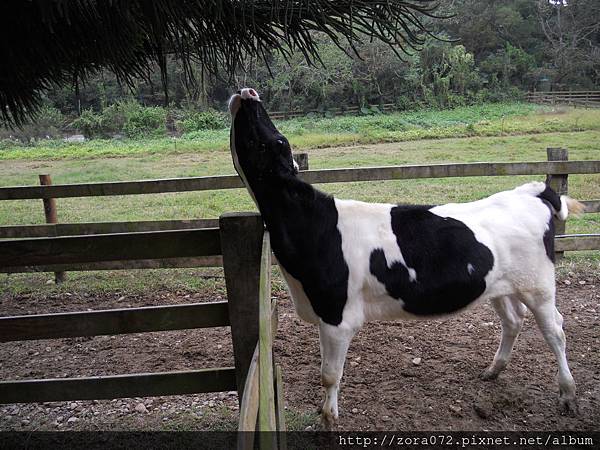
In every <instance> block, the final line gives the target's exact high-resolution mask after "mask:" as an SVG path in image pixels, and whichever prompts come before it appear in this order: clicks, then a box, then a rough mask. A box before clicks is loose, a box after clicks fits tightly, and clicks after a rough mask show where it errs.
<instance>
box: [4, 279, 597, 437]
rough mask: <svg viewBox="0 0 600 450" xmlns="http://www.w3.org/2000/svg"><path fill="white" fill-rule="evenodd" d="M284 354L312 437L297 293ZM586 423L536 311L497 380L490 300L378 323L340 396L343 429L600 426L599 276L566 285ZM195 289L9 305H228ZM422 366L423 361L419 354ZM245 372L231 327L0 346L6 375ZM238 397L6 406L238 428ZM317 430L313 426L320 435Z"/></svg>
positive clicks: (108, 423)
mask: <svg viewBox="0 0 600 450" xmlns="http://www.w3.org/2000/svg"><path fill="white" fill-rule="evenodd" d="M277 297H278V298H279V300H280V325H279V331H278V335H277V340H276V345H275V353H276V358H277V360H278V361H279V362H280V364H281V365H282V367H283V374H284V375H283V378H284V385H285V401H286V407H287V409H288V411H289V414H288V416H289V417H292V418H295V419H294V420H295V423H294V424H293V425H292V427H296V429H305V428H306V427H310V428H313V427H314V426H315V424H316V423H317V416H316V412H317V410H318V408H319V406H320V403H321V401H322V396H323V392H322V389H321V387H320V376H319V364H320V357H319V343H318V333H317V330H316V328H315V327H314V326H312V325H309V324H305V323H303V322H301V321H300V320H299V319H298V318H297V317H296V315H295V313H294V311H293V307H292V304H291V300H290V299H289V298H288V296H287V294H286V293H285V292H280V293H278V294H277ZM557 297H558V305H559V309H560V311H561V312H562V313H563V315H564V317H565V332H566V335H567V349H568V357H569V361H570V366H571V369H572V371H573V375H574V377H575V380H576V382H577V388H578V398H579V406H580V415H579V416H578V417H575V418H571V417H564V416H561V415H560V414H559V413H558V408H557V392H558V387H557V385H556V380H555V375H556V367H557V366H556V362H555V359H554V356H553V355H552V353H551V352H550V350H549V348H548V346H547V345H546V343H545V342H544V340H543V338H542V336H541V334H540V333H539V331H538V330H537V327H536V326H535V323H534V321H533V319H532V318H531V316H528V318H527V320H526V323H525V326H524V329H523V332H522V333H521V336H520V338H519V340H518V341H517V345H516V348H515V351H514V356H513V360H512V361H511V364H510V365H509V367H508V368H507V370H506V371H505V372H503V373H502V374H501V375H500V377H499V378H498V379H497V380H496V381H487V382H486V381H482V380H480V379H479V378H478V375H479V373H480V372H481V371H482V370H483V369H484V368H485V367H486V365H487V364H488V363H489V362H490V361H491V359H492V357H493V355H494V352H495V350H496V346H497V344H498V340H499V336H500V325H499V321H498V319H497V317H496V316H495V313H494V312H493V310H492V309H491V307H490V306H489V305H478V306H476V307H475V308H473V309H471V310H468V311H467V312H465V313H463V314H462V315H459V316H455V317H452V318H448V319H445V320H434V321H427V322H378V323H372V324H369V325H367V326H366V327H365V328H363V329H362V330H361V331H360V332H359V334H358V335H357V336H356V338H355V339H354V341H353V342H352V345H351V347H350V351H349V354H348V359H347V362H346V369H345V374H344V378H343V380H342V389H341V393H340V403H339V406H340V422H339V428H340V429H343V430H383V429H385V430H411V431H416V430H424V431H431V430H469V431H475V430H498V431H512V430H598V429H600V346H599V343H600V342H599V341H600V275H598V274H591V275H590V274H587V275H585V276H581V277H578V276H576V275H574V274H570V277H567V278H565V279H562V280H559V282H558V296H557ZM219 299H220V298H219V296H218V295H207V294H205V293H204V294H198V293H191V292H186V291H177V292H156V293H154V294H153V295H151V296H127V295H122V294H120V293H107V294H103V295H94V296H90V295H88V294H86V293H77V292H73V293H65V294H60V295H51V296H41V295H20V296H8V295H4V296H1V297H0V315H20V314H32V313H44V312H59V311H77V310H87V309H105V308H117V307H120V308H122V307H129V306H132V307H133V306H148V305H158V304H176V303H189V302H196V301H210V300H219ZM418 358H420V360H419V359H418ZM229 365H233V356H232V350H231V338H230V334H229V331H228V329H227V328H216V329H206V330H189V331H178V332H159V333H145V334H134V335H123V336H101V337H94V338H76V339H59V340H46V341H41V340H39V341H29V342H14V343H2V344H0V379H2V380H15V379H26V378H50V377H76V376H91V375H103V374H117V373H135V372H157V371H169V370H183V369H192V368H203V367H216V366H229ZM236 421H237V396H236V394H235V393H233V392H229V393H219V394H201V395H190V396H173V397H160V398H148V399H122V400H112V401H111V400H106V401H78V402H52V403H40V404H22V405H2V406H0V430H69V429H75V430H108V429H110V430H119V429H120V430H148V429H154V430H155V429H206V428H211V429H215V428H216V429H235V424H236ZM310 428H309V429H310Z"/></svg>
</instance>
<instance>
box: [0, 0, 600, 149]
mask: <svg viewBox="0 0 600 450" xmlns="http://www.w3.org/2000/svg"><path fill="white" fill-rule="evenodd" d="M437 12H438V14H440V15H444V16H451V17H450V18H446V19H443V20H440V19H434V18H427V19H426V22H427V23H428V25H429V27H430V28H431V29H432V30H433V31H434V34H435V35H436V36H437V37H438V38H440V39H435V38H433V37H431V38H428V39H427V41H426V43H425V45H424V46H423V48H422V49H421V51H413V50H410V49H408V50H409V51H408V53H403V52H402V51H401V50H400V49H399V48H397V49H392V48H390V47H389V46H387V45H386V44H383V43H381V42H379V41H373V42H364V43H362V44H360V45H358V46H357V47H355V48H352V47H350V46H348V47H347V48H345V49H343V50H342V49H340V48H338V47H337V46H336V45H335V44H334V43H333V42H331V40H330V39H329V38H327V37H325V36H317V40H318V43H319V48H320V55H321V61H320V62H315V64H313V65H311V64H308V63H307V62H306V60H305V58H304V56H303V55H302V54H301V53H295V54H293V55H292V57H291V58H290V59H289V60H285V59H284V58H283V57H282V56H281V53H275V52H274V53H273V54H272V55H270V56H269V61H270V64H269V66H268V67H267V66H266V65H265V64H264V63H262V62H261V63H254V62H253V61H249V62H248V64H247V67H246V68H245V70H244V71H242V70H240V71H239V72H238V73H237V74H236V75H234V79H226V78H225V76H224V75H223V74H219V73H216V74H214V73H208V72H207V71H205V70H204V69H203V68H202V67H201V66H200V65H197V66H195V67H193V71H194V73H195V77H196V79H197V81H198V82H197V83H192V84H190V83H189V82H188V81H187V79H186V77H185V76H184V70H183V68H182V67H181V65H180V64H179V63H178V62H177V61H176V60H174V59H170V60H168V61H167V69H168V81H169V84H168V86H169V87H168V94H169V95H168V97H166V96H165V93H164V91H163V88H162V80H161V76H160V72H159V70H157V71H156V73H155V74H154V75H153V76H151V77H149V78H148V79H140V80H137V81H136V82H135V83H133V85H131V86H124V85H121V84H119V83H118V81H117V79H116V78H115V76H114V75H112V74H111V73H110V72H104V71H103V72H100V73H97V75H95V76H92V77H89V78H88V79H86V80H77V81H75V82H74V83H73V84H72V85H70V86H62V87H58V86H57V87H55V88H53V89H51V90H48V91H47V92H45V106H44V107H43V108H42V110H41V112H40V114H39V115H38V118H37V120H36V121H35V122H32V123H31V124H29V125H27V126H26V127H25V128H23V129H22V130H20V131H19V130H4V131H2V134H3V135H4V136H0V137H7V136H8V135H10V136H11V137H12V138H17V139H21V140H30V139H32V138H44V137H53V136H58V135H60V134H61V133H63V132H64V131H65V130H69V131H78V132H81V133H83V134H85V135H86V137H100V136H114V135H115V134H116V135H118V136H123V137H132V138H136V137H142V136H156V135H158V136H160V135H166V134H168V133H187V132H193V131H198V130H205V129H218V128H222V127H225V126H227V123H226V120H227V119H226V116H225V115H224V114H223V112H224V110H225V104H226V100H227V98H228V96H229V95H230V93H231V91H232V87H234V86H253V87H256V88H257V90H259V92H260V93H261V96H262V98H263V101H265V102H266V103H267V107H268V109H270V110H272V111H273V110H296V109H300V110H307V109H316V110H320V111H323V112H326V110H327V109H329V108H334V107H336V108H337V107H340V106H342V107H343V106H351V105H358V106H363V105H367V104H379V103H395V104H396V105H397V107H398V109H418V108H422V107H435V108H452V107H456V106H461V105H469V104H477V103H482V102H487V101H504V100H512V99H518V98H520V97H521V96H522V93H523V92H525V91H527V90H534V89H536V90H551V89H554V90H557V89H594V88H598V87H599V86H600V2H599V1H598V0H503V1H493V2H492V1H485V2H482V1H478V0H449V1H442V2H440V8H439V9H438V11H437ZM397 52H398V53H399V55H398V54H397ZM399 56H400V57H399ZM165 98H169V104H165Z"/></svg>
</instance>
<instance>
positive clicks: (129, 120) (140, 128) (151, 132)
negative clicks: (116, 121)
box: [123, 105, 167, 138]
mask: <svg viewBox="0 0 600 450" xmlns="http://www.w3.org/2000/svg"><path fill="white" fill-rule="evenodd" d="M166 117H167V111H166V110H165V109H164V108H161V107H159V106H141V105H139V107H138V108H131V109H130V110H127V111H125V124H124V126H123V131H124V132H125V134H126V135H127V136H128V137H130V138H140V137H146V136H155V137H157V136H164V135H165V134H166V132H167V128H166V126H165V120H166Z"/></svg>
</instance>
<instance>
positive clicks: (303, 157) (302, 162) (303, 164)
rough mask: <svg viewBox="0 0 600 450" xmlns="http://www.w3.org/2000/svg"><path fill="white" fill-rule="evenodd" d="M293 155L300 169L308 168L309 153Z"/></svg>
mask: <svg viewBox="0 0 600 450" xmlns="http://www.w3.org/2000/svg"><path fill="white" fill-rule="evenodd" d="M293 157H294V160H295V161H296V163H297V164H298V169H299V170H308V153H294V155H293Z"/></svg>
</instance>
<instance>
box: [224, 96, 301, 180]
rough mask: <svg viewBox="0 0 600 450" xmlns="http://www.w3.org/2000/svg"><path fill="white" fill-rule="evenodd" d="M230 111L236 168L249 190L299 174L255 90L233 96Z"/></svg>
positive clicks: (231, 143) (290, 153) (288, 146)
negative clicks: (262, 183)
mask: <svg viewBox="0 0 600 450" xmlns="http://www.w3.org/2000/svg"><path fill="white" fill-rule="evenodd" d="M229 111H230V112H231V135H230V147H231V155H232V157H233V164H234V165H235V169H236V170H237V172H238V174H239V175H240V177H242V180H243V181H244V183H245V184H246V187H247V188H248V189H251V190H252V189H253V188H254V187H256V186H257V185H256V184H255V183H260V182H268V181H269V180H270V179H273V178H274V177H278V178H281V177H286V176H294V175H295V174H296V173H298V165H297V164H296V162H295V161H294V160H293V158H292V151H291V149H290V144H289V142H288V140H287V139H286V138H285V136H283V135H282V134H281V133H280V132H279V131H278V130H277V128H275V125H273V122H271V119H270V118H269V115H268V114H267V111H265V108H264V107H263V105H262V103H261V101H260V98H259V96H258V94H257V93H256V91H255V90H254V89H250V88H244V89H242V90H240V91H238V92H237V93H236V94H234V95H233V96H232V97H231V99H229Z"/></svg>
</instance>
